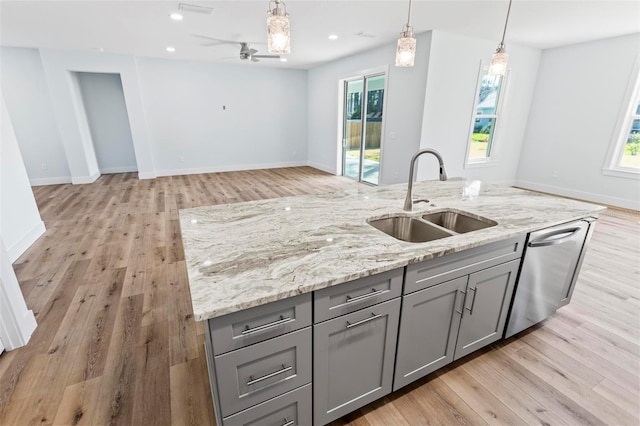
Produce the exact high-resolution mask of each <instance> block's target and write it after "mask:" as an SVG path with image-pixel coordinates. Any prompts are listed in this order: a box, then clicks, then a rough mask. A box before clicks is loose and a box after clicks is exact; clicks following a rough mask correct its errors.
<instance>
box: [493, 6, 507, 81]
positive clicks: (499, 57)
mask: <svg viewBox="0 0 640 426" xmlns="http://www.w3.org/2000/svg"><path fill="white" fill-rule="evenodd" d="M511 1H512V0H509V8H508V9H507V19H506V20H505V21H504V31H503V32H502V41H500V44H499V45H498V48H497V49H496V52H495V53H494V54H493V55H491V62H490V63H489V75H504V73H505V72H507V62H509V54H508V53H507V52H506V50H505V48H504V36H505V34H507V24H508V23H509V12H511Z"/></svg>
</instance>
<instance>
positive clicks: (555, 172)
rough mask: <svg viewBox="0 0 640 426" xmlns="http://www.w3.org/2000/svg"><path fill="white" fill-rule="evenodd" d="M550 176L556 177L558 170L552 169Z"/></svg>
mask: <svg viewBox="0 0 640 426" xmlns="http://www.w3.org/2000/svg"><path fill="white" fill-rule="evenodd" d="M551 177H552V178H557V177H558V171H557V170H554V171H553V173H551Z"/></svg>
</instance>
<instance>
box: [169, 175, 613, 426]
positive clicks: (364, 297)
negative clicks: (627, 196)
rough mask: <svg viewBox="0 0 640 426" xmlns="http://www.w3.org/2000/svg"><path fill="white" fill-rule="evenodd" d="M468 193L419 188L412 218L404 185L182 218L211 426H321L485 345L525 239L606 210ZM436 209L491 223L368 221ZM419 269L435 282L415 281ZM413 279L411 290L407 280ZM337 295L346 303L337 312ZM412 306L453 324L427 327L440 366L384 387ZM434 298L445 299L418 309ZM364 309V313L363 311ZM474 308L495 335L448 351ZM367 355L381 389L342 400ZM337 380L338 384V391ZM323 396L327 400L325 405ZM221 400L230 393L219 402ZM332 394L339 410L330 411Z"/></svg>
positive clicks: (458, 186)
mask: <svg viewBox="0 0 640 426" xmlns="http://www.w3.org/2000/svg"><path fill="white" fill-rule="evenodd" d="M469 189H470V185H468V182H465V181H462V180H449V181H445V182H421V183H416V184H415V185H414V197H415V198H416V199H426V198H428V199H429V200H430V201H429V202H428V203H418V204H415V206H414V211H413V212H403V210H402V204H403V199H404V196H405V191H406V187H405V185H392V186H385V187H377V188H375V187H365V186H358V187H354V188H353V189H349V190H346V191H340V192H335V193H330V194H321V195H309V196H302V197H288V198H279V199H273V200H263V201H254V202H247V203H238V204H229V205H221V206H212V207H201V208H194V209H188V210H181V212H180V221H181V227H182V235H183V240H184V246H185V256H186V261H187V266H188V276H189V285H190V291H191V298H192V303H193V310H194V316H195V318H196V319H197V320H201V321H206V325H207V357H208V361H209V370H210V380H211V385H212V393H213V399H214V404H215V405H216V407H215V408H216V416H217V418H218V422H219V423H220V424H224V425H227V424H251V422H252V421H258V420H259V423H262V424H265V423H269V419H271V417H269V416H271V415H273V416H275V417H273V419H276V421H278V423H277V424H287V423H289V424H296V423H298V424H307V423H311V418H312V417H311V412H312V411H313V412H314V415H313V418H314V419H315V420H314V423H315V424H323V423H326V422H328V421H330V420H331V419H334V418H337V417H336V416H338V417H339V416H340V415H344V414H346V413H347V412H349V411H352V410H353V409H355V408H357V407H358V406H360V405H362V404H364V403H367V401H369V402H370V401H372V400H375V399H377V398H379V397H381V396H383V395H384V394H385V393H388V392H389V391H391V389H398V388H399V387H400V384H402V383H405V384H406V383H408V382H410V381H413V380H415V378H417V377H421V376H423V375H425V374H427V372H428V371H434V369H435V368H437V367H439V366H441V365H445V364H446V363H448V362H450V361H451V360H453V359H457V358H459V357H460V356H463V355H465V354H466V353H470V352H471V351H472V350H475V349H477V348H478V347H480V346H478V345H477V344H475V341H479V340H482V345H484V344H488V343H491V341H495V340H496V339H499V338H501V334H502V329H503V327H504V323H505V318H506V315H507V311H508V307H509V303H510V300H511V299H510V298H511V295H512V293H513V287H514V285H515V277H516V275H517V270H518V266H519V262H520V256H521V254H522V246H523V245H524V241H525V238H526V236H527V234H528V233H530V232H532V231H537V230H540V229H542V228H547V227H551V226H555V225H559V224H563V223H566V222H569V221H572V220H576V219H581V218H584V217H587V216H594V215H595V214H597V212H598V211H600V210H602V209H603V208H602V207H600V206H596V205H592V204H587V203H582V202H578V201H573V200H567V199H563V198H558V197H552V196H547V195H543V194H538V193H532V192H529V191H524V190H519V189H515V188H508V187H504V186H497V185H486V184H483V185H482V186H481V187H480V188H479V191H477V193H473V191H469ZM444 208H447V209H454V210H459V211H464V212H468V213H471V214H472V215H477V216H479V217H484V218H488V219H490V220H492V221H495V222H496V223H497V224H496V225H495V226H491V227H487V228H484V229H481V230H477V231H473V232H468V233H461V234H459V235H454V236H448V237H446V238H442V239H437V240H434V241H429V242H425V243H409V242H404V241H400V240H397V239H395V238H393V237H391V236H389V235H387V234H385V233H383V232H381V231H379V230H378V229H375V228H374V227H373V226H371V225H370V224H369V223H368V222H367V221H368V220H372V219H376V218H384V217H388V216H390V215H408V216H411V217H421V216H422V215H424V214H426V213H429V212H436V211H440V210H442V209H444ZM443 260H447V261H446V262H444V261H443ZM430 262H431V263H430ZM412 265H414V266H412ZM421 265H423V266H421ZM412 268H413V269H412ZM496 268H497V269H496ZM422 270H425V271H435V270H439V272H438V274H432V275H433V276H427V275H429V273H427V275H425V276H421V275H420V274H421V272H420V271H422ZM412 271H413V272H412ZM453 271H455V272H453ZM409 277H413V278H412V279H413V282H411V283H410V282H407V279H408V278H409ZM482 280H484V281H482ZM472 282H488V283H490V285H488V286H487V287H486V288H487V289H490V291H488V292H487V293H482V294H487V295H493V296H495V297H496V298H499V299H500V300H499V303H497V304H496V306H488V305H487V306H486V309H485V305H486V303H484V302H483V296H482V294H481V293H480V292H477V291H476V290H477V289H479V288H480V287H479V286H477V285H475V284H474V285H471V284H470V283H472ZM425 283H428V284H425ZM403 289H404V290H403ZM470 290H471V291H470ZM437 292H439V293H438V294H437V295H436V294H435V293H437ZM467 293H468V294H469V297H466V294H467ZM475 293H478V294H475ZM312 294H313V297H312ZM472 294H473V297H471V295H472ZM462 295H465V296H462ZM478 295H480V297H479V300H480V302H479V303H478V304H477V305H478V306H477V307H476V306H475V305H476V303H475V302H476V298H477V297H478ZM336 298H341V300H342V302H340V303H334V302H333V300H334V299H336ZM412 298H414V299H415V298H420V300H422V302H420V303H421V304H422V305H420V306H430V307H431V309H429V310H428V312H426V313H424V314H426V315H431V314H433V313H434V312H439V311H438V310H439V309H440V310H443V312H444V311H446V312H449V311H451V312H457V313H458V314H459V315H457V314H453V315H452V316H450V317H447V318H448V320H447V321H437V322H438V323H439V324H440V323H442V324H440V325H439V326H438V327H436V328H434V329H433V330H428V332H429V333H431V335H430V338H429V340H428V341H429V342H433V344H431V343H429V345H432V346H433V347H434V348H435V349H437V350H436V352H438V351H441V352H442V353H441V355H442V356H439V357H437V358H434V362H429V363H428V368H427V364H426V363H425V364H424V366H421V367H420V368H417V369H413V370H411V368H408V370H407V371H408V372H407V374H403V375H401V374H399V372H398V371H396V372H395V379H394V361H395V359H394V356H395V353H396V344H397V347H398V356H400V355H402V352H403V350H402V348H405V349H404V352H407V350H408V349H407V348H410V347H411V345H409V346H407V344H406V340H407V339H406V338H405V343H403V334H404V335H406V336H410V335H411V333H415V331H411V329H410V324H408V323H407V324H405V323H406V321H405V318H410V316H409V315H408V314H409V312H405V310H406V309H408V307H409V306H410V304H409V303H408V302H409V301H412V300H413V299H412ZM336 300H337V299H336ZM434 300H443V301H444V300H447V301H448V302H447V303H446V304H445V303H443V304H441V305H437V306H436V305H428V304H427V305H425V304H426V303H434V302H433V301H434ZM461 301H462V305H461V304H460V302H461ZM467 301H469V302H468V303H467ZM414 305H415V306H418V305H419V304H417V303H416V304H414ZM312 306H313V308H312ZM372 306H375V309H374V308H372ZM369 308H371V309H374V310H373V311H371V312H368V311H367V309H369ZM401 309H402V317H403V321H402V323H401V321H400V320H399V317H400V312H401ZM474 309H475V310H476V312H475V315H476V317H478V316H479V315H480V316H482V315H484V318H485V319H486V320H487V321H488V322H494V323H498V325H499V326H500V328H499V330H498V329H497V328H496V330H492V332H491V333H489V334H487V336H484V337H487V339H484V338H483V339H475V340H474V341H473V342H470V343H469V345H466V346H465V345H462V346H460V347H459V348H456V347H455V340H456V339H455V338H454V339H451V338H449V337H450V336H453V337H457V336H460V335H463V334H464V333H465V331H464V330H465V329H464V327H463V325H464V322H465V317H464V316H463V314H462V313H463V312H464V313H465V314H467V315H473V314H474V313H473V311H474ZM365 311H366V312H365ZM485 311H486V312H485ZM416 312H417V311H416ZM492 315H493V316H492ZM312 317H313V318H312ZM351 317H353V318H351ZM439 318H440V317H439ZM430 320H431V319H430ZM472 322H476V323H479V322H482V321H470V323H472ZM429 323H432V321H430V322H429ZM403 324H404V325H403ZM364 327H367V329H366V336H373V335H377V336H379V338H378V339H375V338H371V339H368V338H364V337H366V336H364V335H361V336H357V335H356V334H357V331H358V329H363V330H364ZM461 327H462V328H461ZM427 328H428V327H427ZM459 328H460V332H459V331H458V329H459ZM343 329H344V330H343ZM398 329H399V330H400V331H399V332H398ZM403 330H404V331H403ZM445 331H446V333H445ZM345 333H347V334H345ZM454 335H455V336H454ZM470 336H473V330H472V332H471V334H470ZM336 339H338V340H339V339H347V340H349V339H351V340H352V341H354V342H355V341H357V342H359V343H358V344H359V345H360V346H355V347H354V350H353V351H351V352H350V353H347V352H337V353H333V352H331V351H330V350H329V349H330V348H332V347H334V346H335V345H336ZM438 339H440V340H442V341H443V342H444V341H446V342H447V344H446V345H445V346H446V347H444V346H442V347H440V346H438V344H437V342H438ZM458 339H460V338H459V337H458ZM413 340H415V339H413ZM312 342H313V343H312ZM451 342H453V343H454V345H453V346H451V344H452V343H451ZM338 343H340V341H338ZM338 346H341V347H342V346H344V345H338ZM328 348H329V349H328ZM328 350H329V351H328ZM312 353H313V354H314V356H313V360H312V356H311V355H312ZM271 354H276V355H277V356H275V355H274V356H273V357H272V356H271ZM353 354H356V355H355V358H356V359H354V355H353ZM368 355H371V357H373V358H376V357H377V358H376V359H375V361H374V362H373V363H372V365H375V366H378V367H379V368H380V374H379V375H378V376H380V377H378V378H377V379H376V380H377V381H378V382H379V383H373V384H371V386H370V388H371V391H367V392H364V393H361V396H362V397H358V398H352V396H353V395H351V396H350V395H347V394H348V393H349V389H348V387H349V386H348V384H349V382H353V381H354V379H355V380H356V381H357V380H362V378H360V377H357V369H358V368H359V366H363V367H362V368H364V370H363V371H362V372H361V373H363V374H367V375H370V374H369V373H370V372H371V370H366V367H367V366H366V364H367V363H366V362H362V360H363V359H366V357H367V356H368ZM392 355H393V356H392ZM336 357H337V358H336ZM454 357H455V358H454ZM272 358H273V359H272ZM406 358H407V359H406V364H407V365H411V363H412V362H414V363H415V362H417V361H416V360H412V359H411V358H412V357H411V355H410V354H409V355H407V356H406ZM336 359H339V360H340V363H342V364H345V365H348V366H349V368H348V369H347V371H353V372H354V374H356V376H355V377H348V376H347V377H345V374H344V370H339V369H338V370H336V371H337V372H336V373H335V374H334V373H332V371H333V369H332V367H331V366H332V365H334V364H332V363H335V362H336ZM396 362H398V361H396ZM420 362H423V361H422V360H421V361H420ZM269 363H271V364H272V365H270V364H269ZM312 364H313V365H312ZM421 365H422V364H421ZM369 367H370V366H369ZM327 368H329V370H330V371H327ZM244 369H246V370H247V371H249V370H251V371H249V372H251V374H249V373H248V372H245V371H243V370H244ZM396 370H398V367H396ZM418 370H419V372H420V374H417V375H416V374H415V371H418ZM245 373H246V374H247V376H246V377H245V378H242V379H240V376H242V375H243V374H245ZM254 373H255V374H254ZM258 373H259V374H258ZM410 373H411V374H410ZM312 377H313V379H312ZM340 377H342V378H343V380H344V383H338V382H339V381H340V380H341V379H340ZM245 379H246V380H245ZM378 379H379V380H378ZM332 381H333V382H335V383H333V382H332ZM336 381H337V382H336ZM365 381H366V380H365ZM394 381H395V384H393V383H394ZM365 385H367V384H366V383H364V384H362V386H365ZM312 386H313V395H314V396H313V401H314V404H313V409H312V403H311V398H312V397H311V395H312ZM336 386H337V388H339V389H343V388H345V387H346V388H347V389H346V390H345V393H346V394H345V395H337V393H336V392H335V389H336ZM365 387H366V386H365ZM326 390H329V393H327V394H326V395H323V392H325V391H326ZM229 391H231V392H230V393H232V394H233V395H227V393H229ZM356 393H357V392H356ZM332 398H334V399H336V398H337V401H328V400H330V399H332ZM340 398H346V399H345V402H344V403H341V402H340ZM325 400H327V401H325ZM354 401H355V403H356V404H355V405H354ZM287 410H288V411H287ZM274 413H275V414H274ZM283 413H284V414H283ZM304 413H306V414H304ZM305 416H306V417H305ZM305 419H306V420H305ZM285 420H286V421H285ZM291 422H293V423H291ZM274 424H276V423H274Z"/></svg>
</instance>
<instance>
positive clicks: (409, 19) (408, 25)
mask: <svg viewBox="0 0 640 426" xmlns="http://www.w3.org/2000/svg"><path fill="white" fill-rule="evenodd" d="M410 26H411V0H409V15H408V16H407V27H410Z"/></svg>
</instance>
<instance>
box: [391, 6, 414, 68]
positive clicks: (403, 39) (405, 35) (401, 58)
mask: <svg viewBox="0 0 640 426" xmlns="http://www.w3.org/2000/svg"><path fill="white" fill-rule="evenodd" d="M415 59H416V36H415V34H413V27H412V26H411V0H409V16H408V17H407V23H406V24H405V25H404V28H403V29H402V32H401V33H400V38H399V39H398V48H397V49H396V67H412V66H413V62H414V61H415Z"/></svg>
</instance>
